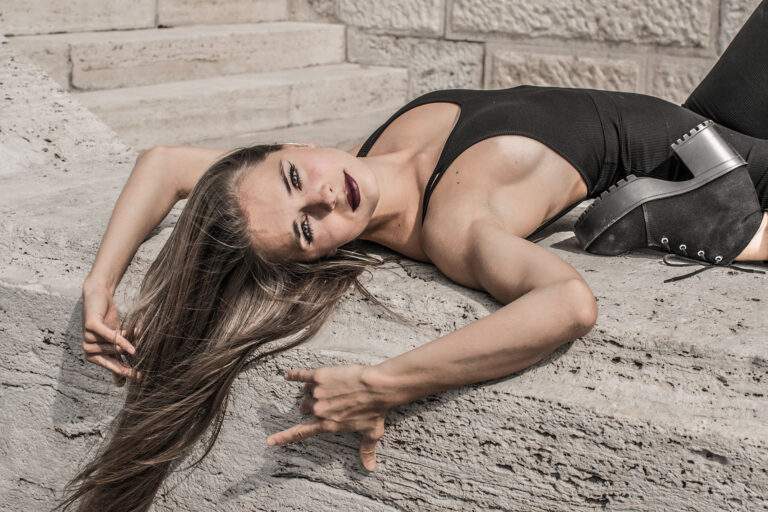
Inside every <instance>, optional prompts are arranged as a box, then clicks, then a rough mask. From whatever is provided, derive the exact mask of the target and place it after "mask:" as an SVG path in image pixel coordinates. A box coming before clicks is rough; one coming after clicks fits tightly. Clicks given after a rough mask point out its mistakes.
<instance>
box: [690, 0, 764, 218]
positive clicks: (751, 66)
mask: <svg viewBox="0 0 768 512" xmlns="http://www.w3.org/2000/svg"><path fill="white" fill-rule="evenodd" d="M683 107H685V108H687V109H689V110H691V111H692V112H696V113H697V114H700V115H702V116H704V117H706V118H708V119H712V120H713V121H715V122H716V123H718V124H720V125H722V126H723V127H727V128H730V129H731V130H734V131H735V132H738V133H741V134H744V135H748V136H750V137H756V138H758V139H768V0H763V1H762V2H761V3H760V5H759V6H758V7H757V9H755V12H753V13H752V16H750V17H749V19H748V20H747V22H746V23H745V24H744V26H743V27H742V28H741V30H740V31H739V33H738V34H736V37H734V39H733V41H731V44H730V45H728V48H727V49H726V50H725V52H724V53H723V55H722V56H721V57H720V59H719V60H718V61H717V63H716V64H715V66H714V67H713V68H712V70H711V71H710V72H709V74H708V75H707V76H706V77H705V78H704V80H702V82H701V83H700V84H699V85H698V87H696V89H695V90H694V91H693V92H692V93H691V95H690V96H689V97H688V99H687V100H686V101H685V103H683ZM721 132H726V131H725V130H722V129H721ZM725 135H726V138H728V139H730V140H729V142H731V144H733V146H734V147H735V148H736V150H737V151H739V152H741V153H742V155H743V156H744V158H746V159H747V161H748V162H749V167H748V169H749V174H750V177H751V178H752V182H753V183H754V184H755V189H756V190H757V194H758V197H759V198H760V204H761V205H762V207H763V210H768V158H766V154H765V152H764V151H753V153H754V154H749V151H748V150H747V149H745V148H742V149H740V148H739V143H738V142H737V141H736V140H735V139H737V138H738V137H736V136H735V135H734V134H733V133H728V132H726V133H725ZM760 145H764V144H760ZM750 146H754V144H750Z"/></svg>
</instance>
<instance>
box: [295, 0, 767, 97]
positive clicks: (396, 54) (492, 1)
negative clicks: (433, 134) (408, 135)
mask: <svg viewBox="0 0 768 512" xmlns="http://www.w3.org/2000/svg"><path fill="white" fill-rule="evenodd" d="M307 3H308V4H309V5H310V6H311V7H312V8H313V9H314V11H315V12H316V13H317V14H319V15H320V16H323V17H325V18H326V19H328V20H332V21H336V22H343V23H345V24H346V25H347V58H348V60H349V61H350V62H358V63H366V64H376V65H389V66H404V67H408V68H409V70H410V72H411V83H410V90H409V94H410V97H411V98H413V97H415V96H418V95H419V94H422V93H425V92H427V91H430V90H434V89H441V88H452V87H459V88H463V87H466V88H494V89H495V88H504V87H514V86H515V85H520V84H534V85H556V86H570V87H590V88H599V89H611V90H624V91H631V92H640V93H646V94H652V95H655V96H659V97H661V98H665V99H668V100H671V101H675V102H682V101H684V100H685V98H686V97H687V96H688V94H689V93H690V92H691V91H692V89H693V87H695V85H696V84H698V82H699V81H700V80H701V79H702V78H703V77H704V76H705V75H706V73H707V71H708V70H709V68H710V67H711V66H712V64H713V63H714V61H715V59H716V58H717V56H718V55H719V54H720V53H722V51H723V50H724V49H725V48H726V47H727V45H728V42H729V41H730V40H731V39H732V38H733V36H734V35H735V34H736V32H737V31H738V29H739V28H740V27H741V25H742V24H743V23H744V21H745V20H746V19H747V17H748V16H749V14H750V13H751V12H752V10H753V9H754V8H755V6H756V5H757V4H758V3H759V2H758V1H757V0H689V1H686V2H680V1H679V0H651V1H648V2H637V1H634V0H615V1H612V2H607V1H605V0H552V1H549V2H540V1H532V0H379V1H377V2H370V1H367V0H307Z"/></svg>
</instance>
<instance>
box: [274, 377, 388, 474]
mask: <svg viewBox="0 0 768 512" xmlns="http://www.w3.org/2000/svg"><path fill="white" fill-rule="evenodd" d="M372 368H373V367H371V366H361V365H350V366H330V367H323V368H317V369H315V370H290V371H289V372H288V373H286V374H285V379H286V380H291V381H298V382H304V383H305V384H304V392H305V393H309V395H310V396H308V397H306V398H305V399H304V401H303V402H302V403H301V405H300V406H299V411H301V412H302V413H304V414H313V415H314V416H316V418H314V419H312V420H310V421H308V422H305V423H301V424H299V425H295V426H293V427H291V428H289V429H288V430H283V431H282V432H278V433H276V434H272V435H271V436H269V437H268V438H267V444H268V445H270V446H272V445H281V444H286V443H293V442H295V441H301V440H303V439H306V438H308V437H311V436H315V435H317V434H322V433H325V432H340V431H345V432H360V433H362V434H363V440H362V442H361V443H360V460H361V461H362V463H363V466H364V467H365V469H367V470H368V471H373V470H374V468H375V467H376V443H377V442H378V440H379V439H381V437H382V436H383V435H384V418H385V417H386V415H387V411H389V409H390V408H392V407H393V406H394V405H395V404H394V403H392V402H390V401H389V400H387V397H386V394H385V393H384V392H383V390H381V389H376V386H373V385H372V384H371V379H369V378H368V377H369V375H370V372H371V370H372Z"/></svg>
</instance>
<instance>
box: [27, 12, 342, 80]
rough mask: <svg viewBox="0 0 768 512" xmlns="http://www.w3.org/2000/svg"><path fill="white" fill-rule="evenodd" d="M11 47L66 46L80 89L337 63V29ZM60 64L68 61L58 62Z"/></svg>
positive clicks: (67, 38) (58, 40)
mask: <svg viewBox="0 0 768 512" xmlns="http://www.w3.org/2000/svg"><path fill="white" fill-rule="evenodd" d="M13 42H14V44H16V45H19V46H20V47H21V48H25V47H30V48H31V49H33V50H36V51H34V52H33V53H32V54H31V55H30V58H33V59H34V57H35V56H38V55H40V54H41V52H42V51H44V50H47V49H48V48H52V49H59V48H64V47H65V46H66V45H68V46H69V48H70V49H69V56H70V60H71V82H72V86H73V87H75V88H77V89H83V90H94V89H109V88H117V87H135V86H139V85H149V84H157V83H164V82H174V81H177V80H191V79H194V78H207V77H217V76H222V75H228V74H242V73H253V72H263V71H274V70H279V69H286V68H301V67H306V66H316V65H320V64H330V63H338V62H342V61H343V60H344V27H343V26H342V25H332V24H327V23H294V22H277V23H257V24H242V25H206V26H194V27H178V28H170V29H151V30H131V31H122V32H120V31H115V32H90V33H82V34H61V35H47V36H28V37H18V38H14V41H13ZM51 51H52V50H51ZM57 55H58V53H57ZM47 60H49V59H46V62H47ZM63 64H64V65H69V62H68V61H67V60H64V62H63ZM41 65H42V63H41ZM59 66H61V64H59ZM51 68H52V66H51V67H49V68H47V69H51ZM56 72H58V68H56Z"/></svg>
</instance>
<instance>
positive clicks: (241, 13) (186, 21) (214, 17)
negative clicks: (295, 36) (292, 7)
mask: <svg viewBox="0 0 768 512" xmlns="http://www.w3.org/2000/svg"><path fill="white" fill-rule="evenodd" d="M287 16H288V1H287V0H158V2H157V22H158V24H160V25H163V26H170V27H173V26H177V25H210V24H212V23H256V22H259V21H277V20H284V19H286V17H287Z"/></svg>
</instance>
